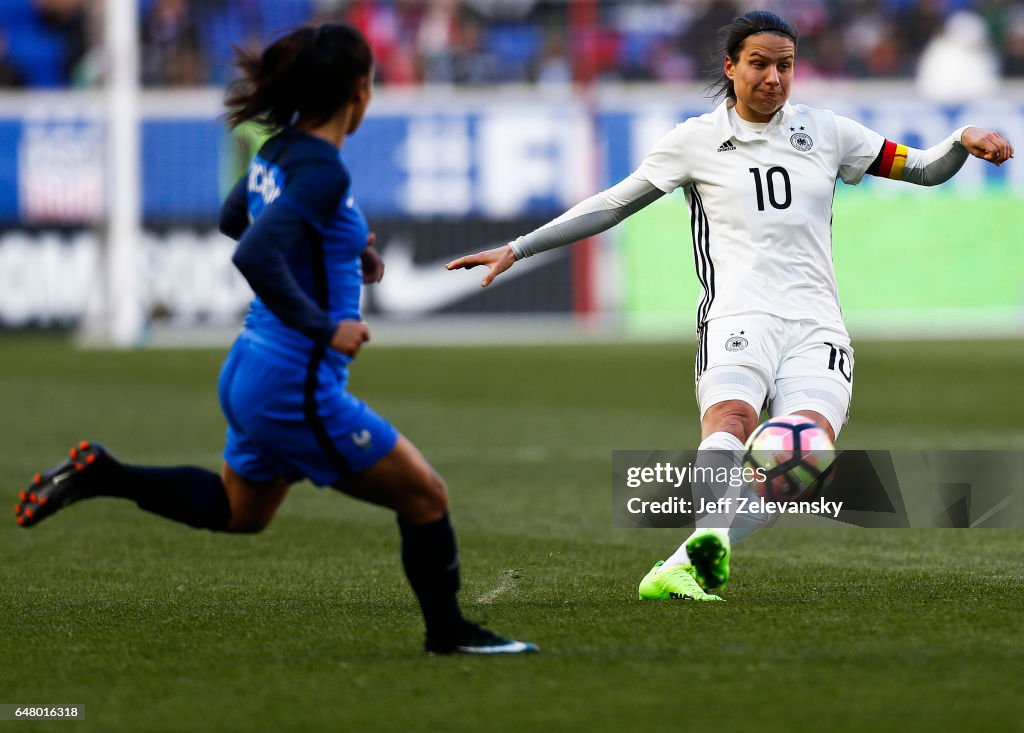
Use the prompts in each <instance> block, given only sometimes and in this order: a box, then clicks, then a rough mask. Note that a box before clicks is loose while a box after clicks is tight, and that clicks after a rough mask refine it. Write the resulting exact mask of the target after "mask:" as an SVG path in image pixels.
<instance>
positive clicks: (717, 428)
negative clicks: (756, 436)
mask: <svg viewBox="0 0 1024 733" xmlns="http://www.w3.org/2000/svg"><path fill="white" fill-rule="evenodd" d="M701 427H702V432H703V433H704V435H705V437H706V436H708V435H710V434H711V433H719V432H721V433H730V434H732V435H735V436H736V437H737V438H739V439H740V440H741V441H746V439H747V438H748V437H750V434H751V433H752V432H754V428H756V427H757V413H756V412H755V411H754V408H752V407H751V406H750V405H748V404H747V403H746V402H743V401H741V400H728V401H726V402H720V403H718V404H717V405H712V406H711V407H709V408H708V411H707V412H706V413H704V419H703V420H702V421H701Z"/></svg>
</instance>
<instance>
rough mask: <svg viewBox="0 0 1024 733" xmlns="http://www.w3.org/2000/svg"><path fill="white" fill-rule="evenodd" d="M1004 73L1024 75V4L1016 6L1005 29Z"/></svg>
mask: <svg viewBox="0 0 1024 733" xmlns="http://www.w3.org/2000/svg"><path fill="white" fill-rule="evenodd" d="M1002 65H1003V74H1004V75H1006V76H1024V6H1021V7H1018V8H1015V9H1014V11H1013V12H1011V13H1010V14H1009V16H1008V17H1007V19H1006V26H1005V28H1004V30H1003V64H1002Z"/></svg>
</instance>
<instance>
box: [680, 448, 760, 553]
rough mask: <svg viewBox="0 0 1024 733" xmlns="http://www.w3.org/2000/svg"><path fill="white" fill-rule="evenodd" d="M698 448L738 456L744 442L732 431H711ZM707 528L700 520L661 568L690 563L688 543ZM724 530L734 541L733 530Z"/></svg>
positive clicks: (698, 463)
mask: <svg viewBox="0 0 1024 733" xmlns="http://www.w3.org/2000/svg"><path fill="white" fill-rule="evenodd" d="M697 450H698V451H712V450H719V451H721V450H730V451H736V453H737V456H738V455H739V454H740V452H741V451H742V450H743V443H742V442H741V441H740V439H739V438H737V437H736V436H735V435H733V434H732V433H726V432H718V433H711V435H709V436H708V437H706V438H704V440H702V441H701V442H700V445H698V446H697ZM700 463H701V461H700V459H699V458H698V460H697V463H696V464H694V466H695V467H696V466H697V465H700ZM705 521H710V520H707V519H705ZM707 529H708V527H705V526H704V524H703V522H699V523H698V527H697V529H696V530H694V533H693V534H691V535H690V536H689V537H687V538H686V542H683V544H681V545H679V549H677V550H676V551H675V552H673V553H672V554H671V555H670V556H669V558H668V559H667V560H666V561H665V564H664V565H662V566H661V569H663V570H664V569H667V568H670V567H673V566H674V565H688V564H689V562H690V556H689V555H687V554H686V543H687V542H689V541H690V540H691V539H692V538H693V535H694V534H697V533H698V532H704V531H706V530H707ZM722 531H723V532H726V531H728V533H729V539H730V541H732V530H725V529H722ZM748 534H749V532H748Z"/></svg>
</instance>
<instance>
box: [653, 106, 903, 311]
mask: <svg viewBox="0 0 1024 733" xmlns="http://www.w3.org/2000/svg"><path fill="white" fill-rule="evenodd" d="M734 104H735V102H734V101H733V100H727V101H726V102H724V103H722V104H721V105H719V107H718V108H717V109H715V110H714V111H713V112H711V113H709V114H705V115H701V116H700V117H692V118H690V119H688V120H686V121H685V122H682V123H680V124H679V125H677V126H676V127H675V128H674V129H673V130H672V131H671V132H669V133H668V134H667V135H665V137H664V138H662V139H661V141H660V142H659V143H658V144H657V146H656V147H655V148H654V149H653V150H652V151H651V152H650V153H649V154H648V155H647V157H646V158H645V159H644V161H643V163H642V164H641V165H640V167H639V168H638V169H637V171H636V172H635V173H634V174H633V175H634V176H637V177H640V178H644V179H646V180H648V181H650V182H651V183H652V184H653V185H654V186H656V187H657V188H659V189H661V190H662V191H665V192H666V193H667V192H671V191H673V190H674V189H676V188H678V187H680V186H681V187H683V190H684V191H685V193H686V200H687V203H688V204H689V207H690V222H691V227H692V232H693V252H694V258H695V263H696V268H697V277H698V279H699V280H700V283H701V286H702V288H703V292H702V295H701V300H700V302H699V304H698V306H697V328H698V331H699V330H700V329H701V328H702V327H703V325H704V323H705V322H706V321H707V320H708V319H711V318H717V317H720V316H731V315H738V314H741V313H770V314H774V315H777V316H780V317H782V318H788V319H793V320H800V319H809V320H814V321H816V322H818V323H821V324H824V325H833V326H836V325H837V326H839V327H840V328H843V322H842V316H841V314H840V310H839V296H838V291H837V288H836V280H835V271H834V268H833V265H832V198H833V195H834V194H835V186H836V180H837V179H838V178H840V177H841V178H842V179H843V180H844V181H845V182H846V183H852V184H857V183H859V182H860V180H861V178H862V177H863V176H864V173H865V171H866V170H867V169H868V167H869V166H870V165H871V163H872V161H874V159H875V157H876V156H877V155H878V153H879V151H880V150H881V149H882V145H883V143H884V142H885V138H883V137H882V136H881V135H879V134H878V133H876V132H874V131H872V130H869V129H868V128H866V127H864V126H863V125H861V124H859V123H857V122H854V121H853V120H850V119H848V118H845V117H840V116H838V115H836V114H834V113H832V112H829V111H826V110H818V109H811V108H809V107H806V106H804V105H790V104H786V105H785V106H784V107H783V108H782V110H781V111H780V113H779V114H776V115H775V116H774V117H773V118H772V120H771V122H769V123H768V124H767V125H766V126H763V129H762V130H760V131H758V130H757V129H756V128H757V127H759V126H757V125H751V124H750V123H744V121H743V120H742V119H739V118H738V116H737V115H736V113H735V112H734V111H730V109H731V107H732V106H733V105H734Z"/></svg>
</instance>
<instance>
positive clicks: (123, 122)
mask: <svg viewBox="0 0 1024 733" xmlns="http://www.w3.org/2000/svg"><path fill="white" fill-rule="evenodd" d="M105 16H106V17H105V19H104V28H105V35H106V47H107V54H106V57H107V58H106V62H107V68H106V72H107V162H108V168H107V170H108V176H109V182H110V183H109V187H108V189H107V191H108V194H109V199H108V201H107V211H108V215H109V223H108V229H107V258H106V262H107V268H106V269H107V272H106V275H107V282H106V294H107V319H108V322H107V338H108V339H109V340H110V341H111V342H112V343H113V344H114V345H116V346H122V347H129V346H137V345H138V344H139V342H140V341H141V339H142V334H143V326H144V318H143V313H142V306H141V302H140V300H139V295H140V288H139V282H138V278H139V275H140V273H141V270H140V268H139V263H140V260H141V257H140V255H141V251H140V250H141V245H142V196H141V190H142V186H141V176H140V168H141V165H140V159H141V156H140V144H139V137H140V133H139V44H138V32H139V30H138V28H139V26H138V8H137V0H106V2H105Z"/></svg>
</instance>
